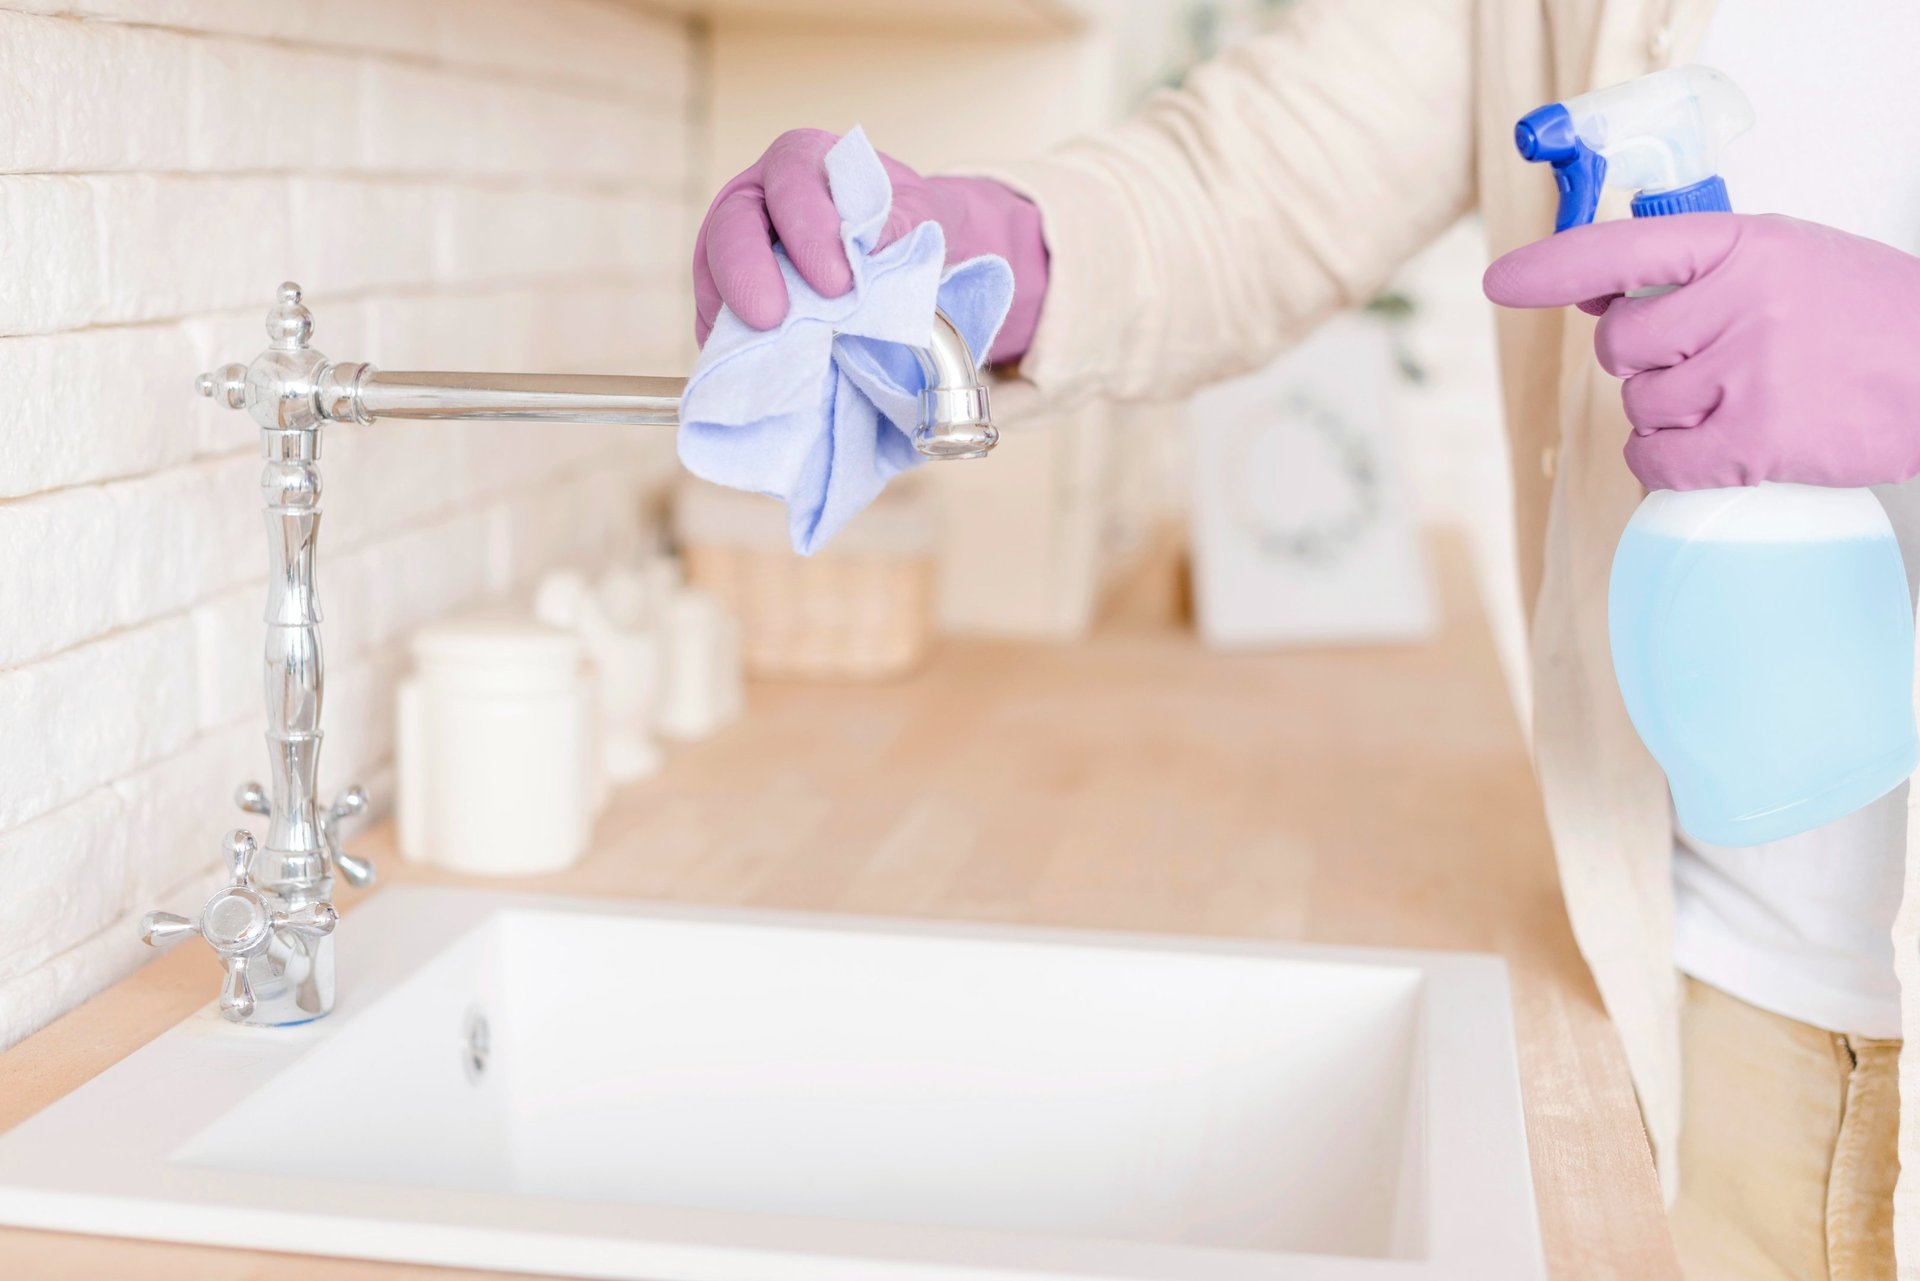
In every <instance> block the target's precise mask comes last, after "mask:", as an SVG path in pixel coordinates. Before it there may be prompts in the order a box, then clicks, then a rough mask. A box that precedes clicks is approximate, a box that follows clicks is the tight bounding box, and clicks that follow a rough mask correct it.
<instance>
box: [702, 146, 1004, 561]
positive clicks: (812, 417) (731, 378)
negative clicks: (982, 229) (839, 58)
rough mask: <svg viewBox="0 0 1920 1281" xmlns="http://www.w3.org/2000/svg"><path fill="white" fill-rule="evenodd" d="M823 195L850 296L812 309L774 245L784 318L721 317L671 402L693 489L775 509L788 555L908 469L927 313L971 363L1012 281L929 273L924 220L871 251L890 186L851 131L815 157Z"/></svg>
mask: <svg viewBox="0 0 1920 1281" xmlns="http://www.w3.org/2000/svg"><path fill="white" fill-rule="evenodd" d="M827 183H828V187H829V188H830V190H831V191H832V192H833V203H834V205H835V207H836V208H838V209H839V211H840V218H841V222H840V240H841V243H843V244H844V245H845V246H846V247H847V258H848V260H849V261H850V262H851V263H852V265H853V288H852V289H851V290H850V291H848V292H847V293H846V294H845V295H844V296H843V297H839V298H822V297H821V296H820V295H819V294H817V293H815V292H814V291H813V289H812V288H811V287H810V286H809V285H808V284H807V283H806V281H804V280H802V279H801V278H800V273H798V272H797V271H795V270H794V269H793V264H792V263H790V262H788V261H787V256H786V253H785V252H784V251H783V250H782V249H780V248H779V247H778V246H776V247H775V249H774V255H775V257H777V258H778V259H779V260H780V274H781V275H782V276H784V277H785V278H786V282H787V297H788V299H789V302H790V306H789V307H788V310H787V318H786V320H784V321H782V322H781V324H780V326H779V328H777V329H770V330H764V331H763V330H758V329H754V328H751V327H750V326H748V325H747V324H746V323H745V322H743V321H741V320H740V319H739V318H738V317H737V316H735V315H734V314H733V313H732V312H731V311H728V310H725V309H722V310H721V312H720V316H719V319H718V320H716V321H715V322H714V326H713V333H712V334H711V335H710V336H709V337H708V339H707V345H706V348H705V349H704V350H703V351H702V352H701V353H700V359H699V360H698V361H697V362H696V363H695V364H694V367H693V376H692V377H691V378H689V379H688V380H687V389H686V393H685V394H684V395H683V396H682V397H681V401H680V461H681V462H682V463H684V464H685V465H686V468H687V470H688V471H690V472H692V473H693V474H694V475H696V476H699V477H701V478H703V479H705V480H710V481H714V482H716V483H718V484H722V485H726V486H729V487H731V488H733V489H745V490H751V491H753V492H755V493H761V494H767V495H770V496H772V497H774V498H778V499H781V500H782V501H784V502H785V503H786V504H787V530H788V533H789V534H790V535H791V537H792V539H793V549H794V550H795V551H797V552H800V553H802V554H803V555H804V554H810V553H812V552H815V551H817V550H819V549H820V548H821V547H822V546H824V545H825V544H826V542H827V540H828V539H829V538H832V537H833V535H834V534H835V533H837V532H839V530H840V528H841V527H842V526H843V525H845V524H846V523H847V522H848V521H849V520H851V519H853V517H854V516H856V515H857V514H859V512H860V511H861V510H862V509H863V508H865V507H866V506H867V504H868V503H871V502H872V501H873V500H874V498H875V497H876V496H878V494H879V493H880V490H881V489H882V488H883V487H884V486H885V485H886V483H887V481H888V480H890V479H892V478H893V477H894V476H897V475H899V474H900V473H901V472H903V471H905V470H906V469H907V468H909V467H913V466H916V465H918V464H919V463H920V462H921V458H920V455H918V454H917V453H915V452H914V448H913V439H912V433H913V428H914V423H915V421H916V420H917V418H918V417H919V397H920V389H921V387H923V386H924V385H925V379H924V378H923V377H922V375H921V372H920V365H919V362H918V361H917V360H916V359H915V358H914V355H913V352H912V351H910V350H909V348H910V347H924V346H926V344H927V342H928V340H929V338H930V336H931V334H932V332H933V311H934V307H935V305H936V304H937V305H938V306H939V307H940V308H941V310H943V311H945V312H946V313H947V316H948V318H949V319H950V320H952V321H953V323H954V325H955V326H956V327H957V328H958V329H959V330H960V333H961V335H962V336H963V337H965V338H966V340H967V344H968V346H969V347H971V348H972V350H973V352H974V354H975V355H977V356H982V357H984V356H985V354H986V352H987V349H988V348H989V347H991V346H992V345H993V339H994V335H995V334H997V333H998V332H999V330H1000V324H1001V322H1002V321H1004V320H1005V319H1006V317H1007V307H1008V305H1009V304H1010V303H1012V301H1013V270H1012V269H1011V268H1010V267H1008V266H1007V263H1006V260H1005V259H1002V258H996V257H992V256H983V257H979V258H973V259H969V260H968V261H966V262H963V263H957V264H955V265H954V266H953V267H952V268H949V269H946V270H944V272H943V270H942V264H943V263H944V262H945V260H946V237H945V236H944V234H943V233H942V232H941V230H940V225H939V224H938V223H933V222H926V223H922V224H920V226H918V227H916V228H914V229H913V230H912V231H910V232H908V233H907V234H906V235H905V236H903V237H902V238H900V239H899V240H897V241H895V242H894V243H892V244H890V245H888V246H887V247H886V248H885V249H882V250H879V251H878V252H875V251H874V249H873V246H874V243H875V242H876V241H877V240H878V239H879V237H880V230H881V228H882V227H883V226H885V225H886V221H887V211H888V209H889V208H890V207H891V206H892V204H893V184H892V183H890V182H889V181H888V180H887V171H886V169H885V168H884V167H883V166H882V165H881V163H880V157H879V156H878V155H877V154H876V153H875V152H874V150H873V145H872V144H871V143H869V142H868V141H867V135H866V134H865V133H864V132H862V131H861V130H860V129H858V128H855V129H854V130H853V131H852V132H851V133H849V134H847V136H846V137H844V138H842V139H841V140H840V141H839V142H838V143H837V144H835V145H834V147H833V149H832V150H831V151H829V152H828V153H827Z"/></svg>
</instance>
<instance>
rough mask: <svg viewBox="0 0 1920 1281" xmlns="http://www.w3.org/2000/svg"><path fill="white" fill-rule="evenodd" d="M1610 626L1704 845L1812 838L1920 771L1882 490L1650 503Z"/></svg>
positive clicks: (1637, 723)
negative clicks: (1877, 495)
mask: <svg viewBox="0 0 1920 1281" xmlns="http://www.w3.org/2000/svg"><path fill="white" fill-rule="evenodd" d="M1607 621H1608V631H1609V633H1610V639H1611V641H1612V645H1613V663H1614V671H1615V675H1616V676H1617V677H1618V679H1619V682H1620V692H1621V694H1622V696H1623V697H1624V698H1625V700H1626V704H1627V713H1628V715H1629V716H1631V717H1632V719H1633V726H1634V728H1635V729H1636V730H1637V731H1639V734H1640V738H1641V740H1642V741H1643V742H1645V743H1646V745H1647V749H1648V750H1649V751H1650V752H1652V753H1653V756H1654V758H1655V759H1656V760H1657V761H1659V762H1660V766H1661V768H1663V769H1664V770H1665V771H1666V773H1667V782H1668V784H1669V785H1670V786H1671V787H1672V789H1673V801H1674V809H1675V812H1676V813H1677V815H1678V817H1679V820H1680V826H1681V827H1682V828H1684V829H1685V830H1686V831H1687V833H1688V834H1689V835H1691V836H1693V837H1695V838H1696V839H1698V840H1702V841H1706V842H1709V843H1711V844H1714V845H1733V846H1739V845H1757V844H1760V843H1762V842H1766V841H1775V840H1779V839H1781V838H1783V837H1787V836H1792V835H1794V834H1796V833H1799V832H1806V831H1810V830H1812V829H1813V828H1816V827H1820V826H1823V825H1824V824H1827V823H1830V822H1832V821H1833V820H1835V819H1837V818H1841V817H1843V816H1845V815H1847V814H1850V813H1852V812H1853V811H1854V810H1856V809H1859V808H1860V807H1861V806H1863V805H1866V804H1868V803H1870V802H1872V801H1874V800H1877V799H1879V798H1880V797H1881V796H1884V795H1885V794H1886V793H1888V792H1890V791H1892V790H1893V789H1894V788H1895V787H1897V786H1899V785H1900V784H1901V783H1902V782H1904V781H1905V780H1906V778H1907V776H1908V775H1909V774H1911V773H1912V772H1913V769H1914V767H1915V764H1916V763H1920V736H1916V734H1915V728H1914V712H1913V666H1914V639H1913V635H1914V633H1913V608H1912V605H1911V603H1910V601H1909V597H1908V594H1907V579H1906V572H1905V569H1904V567H1903V564H1902V562H1901V558H1900V545H1899V543H1898V542H1896V541H1895V539H1894V534H1893V528H1892V526H1891V525H1890V524H1889V523H1888V521H1887V517H1886V513H1885V512H1884V511H1883V510H1882V509H1881V507H1880V504H1879V502H1878V501H1877V500H1876V499H1875V498H1874V497H1873V495H1872V494H1870V493H1868V492H1867V491H1866V490H1840V489H1817V488H1813V487H1810V486H1802V485H1760V486H1756V487H1753V488H1749V489H1715V490H1701V491H1695V492H1691V493H1673V492H1668V491H1660V492H1656V493H1654V494H1652V495H1650V496H1649V497H1648V498H1647V500H1646V502H1644V503H1643V504H1641V507H1640V510H1639V511H1637V512H1635V513H1634V517H1633V519H1632V521H1630V522H1629V523H1628V525H1627V530H1626V533H1625V535H1624V536H1622V538H1621V540H1620V547H1619V550H1618V551H1617V552H1615V554H1614V561H1613V581H1612V587H1611V591H1610V594H1609V598H1608V610H1607Z"/></svg>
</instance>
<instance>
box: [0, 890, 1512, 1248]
mask: <svg viewBox="0 0 1920 1281" xmlns="http://www.w3.org/2000/svg"><path fill="white" fill-rule="evenodd" d="M339 963H340V1002H339V1009H338V1012H336V1013H335V1014H334V1015H333V1016H331V1017H329V1018H326V1019H322V1020H320V1021H318V1022H316V1023H311V1024H307V1025H305V1026H302V1027H294V1028H283V1029H259V1028H248V1027H236V1026H233V1025H230V1024H228V1023H226V1022H224V1021H222V1020H221V1019H220V1018H219V1017H218V1015H217V1014H216V1013H215V1012H214V1011H213V1009H212V1008H211V1006H209V1007H208V1008H207V1009H205V1010H203V1011H201V1012H200V1013H198V1014H196V1015H194V1016H193V1017H191V1018H189V1019H187V1020H186V1021H184V1022H182V1023H181V1024H179V1025H178V1026H176V1027H174V1028H173V1029H171V1030H170V1031H168V1032H166V1033H165V1034H163V1035H162V1036H160V1037H159V1038H157V1039H156V1040H155V1041H153V1042H152V1043H151V1044H149V1045H147V1046H145V1047H144V1048H142V1049H140V1050H139V1051H137V1052H136V1053H134V1054H132V1055H130V1056H129V1057H128V1058H126V1059H125V1060H123V1061H122V1062H120V1063H119V1064H117V1065H115V1066H114V1067H113V1068H111V1069H109V1070H108V1071H107V1072H105V1073H103V1074H102V1075H100V1076H99V1077H97V1078H95V1079H94V1080H93V1081H91V1082H89V1083H88V1084H86V1085H84V1086H82V1087H81V1088H80V1089H78V1090H76V1091H75V1092H74V1093H72V1094H71V1095H69V1096H67V1097H66V1098H64V1099H62V1100H61V1101H60V1102H58V1103H56V1104H55V1105H53V1106H52V1107H50V1108H48V1109H47V1110H45V1111H44V1112H42V1113H40V1114H39V1115H37V1116H35V1117H33V1118H31V1119H29V1120H28V1121H26V1122H25V1123H24V1124H22V1125H20V1126H19V1127H17V1128H16V1129H14V1130H13V1131H11V1132H10V1133H8V1134H5V1135H3V1136H0V1222H3V1223H8V1224H15V1225H20V1226H26V1227H41V1228H53V1229H60V1230H67V1231H81V1232H97V1233H108V1234H113V1235H122V1236H136V1237H152V1238H161V1239H166V1240H175V1241H193V1242H202V1243H208V1244H217V1245H231V1246H247V1247H254V1248H265V1249H276V1250H289V1251H295V1252H301V1253H312V1254H333V1255H347V1256H353V1257H360V1258H371V1259H383V1260H394V1261H409V1262H420V1263H436V1264H446V1265H460V1266H466V1267H482V1268H500V1269H507V1270H513V1271H526V1272H536V1273H547V1274H564V1275H575V1276H584V1277H608V1278H633V1279H636V1281H640V1279H644V1281H881V1279H882V1278H884V1279H885V1281H915V1279H919V1278H926V1279H928V1281H932V1279H934V1278H938V1279H939V1281H976V1279H977V1281H986V1279H988V1278H996V1279H1000V1281H1012V1279H1016V1278H1017V1279H1019V1281H1039V1279H1041V1278H1081V1279H1085V1281H1093V1279H1095V1278H1107V1279H1112V1281H1121V1279H1125V1281H1253V1279H1255V1278H1259V1279H1261V1281H1267V1279H1272V1278H1288V1279H1289V1281H1295V1279H1297V1281H1367V1279H1369V1278H1381V1279H1383V1281H1384V1279H1385V1278H1395V1279H1396V1281H1415V1279H1416V1278H1418V1279H1423V1281H1424V1279H1425V1278H1448V1279H1459V1281H1466V1279H1467V1278H1473V1279H1474V1281H1486V1279H1489V1278H1499V1279H1502V1281H1506V1279H1509V1278H1511V1279H1514V1281H1527V1279H1529V1278H1538V1277H1542V1276H1544V1267H1543V1264H1542V1262H1541V1253H1540V1243H1539V1234H1538V1229H1537V1226H1536V1221H1535V1215H1534V1207H1533V1194H1532V1182H1531V1178H1530V1175H1529V1171H1528V1165H1527V1152H1526V1137H1525V1130H1524V1127H1523V1124H1522V1119H1521V1112H1520V1091H1519V1082H1518V1074H1517V1071H1516V1066H1515V1057H1514V1038H1513V1028H1512V1022H1511V1018H1510V1014H1509V1009H1508V996H1507V985H1506V977H1505V970H1504V967H1503V966H1502V964H1501V963H1500V961H1498V960H1497V959H1495V958H1490V957H1482V956H1470V955H1463V954H1453V953H1417V952H1387V951H1359V950H1348V949H1335V948H1318V947H1290V946H1269V945H1263V944H1257V943H1242V942H1225V941H1218V940H1195V939H1185V938H1171V937H1158V936H1135V935H1119V934H1099V933H1089V932H1083V931H1064V930H1033V929H1023V928H1009V927H997V926H985V925H971V924H949V923H938V922H931V921H911V922H901V921H875V920H869V919H864V918H843V917H832V916H813V915H790V914H776V913H761V912H746V911H729V910H719V909H707V908H676V907H660V906H653V905H641V904H631V905H629V904H620V903H615V902H607V901H587V900H572V899H549V898H534V897H522V896H511V895H504V894H492V893H482V892H473V891H461V890H418V889H395V890H387V891H384V892H382V893H381V894H379V895H378V896H376V897H375V898H373V899H371V900H370V901H368V902H367V903H366V904H365V905H364V906H362V907H360V908H359V909H358V910H356V911H354V912H353V913H352V914H351V915H350V916H348V917H347V918H346V919H344V920H343V921H342V922H341V924H340V927H339ZM207 980H208V990H209V992H210V993H211V992H212V991H213V989H214V988H215V986H216V985H217V982H218V971H217V968H216V967H215V965H214V964H213V962H212V960H211V959H209V961H208V964H207Z"/></svg>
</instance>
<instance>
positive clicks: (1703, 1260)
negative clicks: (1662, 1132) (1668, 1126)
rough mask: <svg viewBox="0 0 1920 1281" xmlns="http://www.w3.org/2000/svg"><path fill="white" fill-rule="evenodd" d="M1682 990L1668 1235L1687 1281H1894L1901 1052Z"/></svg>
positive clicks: (1693, 987)
mask: <svg viewBox="0 0 1920 1281" xmlns="http://www.w3.org/2000/svg"><path fill="white" fill-rule="evenodd" d="M1685 982H1686V1009H1685V1012H1684V1014H1683V1016H1682V1047H1683V1053H1684V1055H1685V1072H1686V1082H1685V1090H1686V1093H1685V1109H1686V1110H1685V1120H1684V1122H1683V1124H1682V1129H1681V1133H1680V1199H1679V1203H1678V1204H1677V1205H1675V1206H1674V1211H1673V1228H1674V1236H1675V1238H1676V1239H1677V1240H1678V1242H1679V1245H1680V1258H1681V1262H1682V1263H1683V1265H1684V1268H1685V1272H1686V1275H1687V1279H1688V1281H1891V1278H1892V1277H1893V1274H1894V1273H1893V1184H1894V1179H1895V1177H1896V1176H1897V1175H1898V1174H1899V1172H1900V1158H1899V1155H1898V1152H1897V1150H1896V1146H1895V1144H1896V1138H1897V1133H1898V1129H1899V1122H1900V1087H1899V1079H1898V1076H1897V1075H1896V1069H1897V1066H1898V1060H1899V1057H1900V1043H1899V1042H1898V1041H1874V1040H1868V1039H1866V1038H1863V1037H1850V1036H1843V1035H1841V1034H1839V1033H1835V1032H1823V1031H1821V1030H1820V1029H1819V1028H1816V1027H1810V1026H1808V1025H1807V1024H1805V1023H1796V1022H1794V1021H1793V1020H1792V1019H1788V1018H1782V1017H1781V1016H1780V1015H1777V1014H1769V1013H1767V1012H1766V1011H1764V1010H1759V1009H1755V1008H1754V1007H1753V1006H1751V1005H1748V1004H1746V1003H1745V1002H1743V1001H1739V1000H1736V999H1734V998H1733V997H1731V996H1728V995H1727V994H1726V993H1724V992H1721V991H1719V990H1718V989H1715V988H1711V987H1708V986H1707V985H1706V984H1704V983H1700V982H1697V981H1695V980H1693V979H1687V980H1686V981H1685Z"/></svg>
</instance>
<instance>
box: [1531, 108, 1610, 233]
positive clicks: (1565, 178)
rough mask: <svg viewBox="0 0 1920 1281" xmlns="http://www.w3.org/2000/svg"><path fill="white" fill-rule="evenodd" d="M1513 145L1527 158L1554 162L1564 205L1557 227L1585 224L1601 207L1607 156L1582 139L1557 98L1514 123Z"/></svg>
mask: <svg viewBox="0 0 1920 1281" xmlns="http://www.w3.org/2000/svg"><path fill="white" fill-rule="evenodd" d="M1513 145H1514V147H1515V148H1516V149H1517V150H1518V151H1519V152H1520V157H1521V159H1523V160H1533V161H1538V162H1543V163H1545V164H1550V165H1552V166H1553V185H1554V186H1555V187H1556V188H1558V189H1559V192H1560V208H1559V211H1558V212H1557V213H1556V214H1555V215H1554V219H1553V229H1554V230H1555V231H1565V230H1566V229H1567V228H1568V227H1583V226H1585V225H1586V224H1587V223H1590V222H1592V221H1593V215H1594V212H1595V211H1596V210H1598V209H1599V208H1600V189H1601V187H1602V186H1604V185H1605V183H1606V177H1607V160H1606V157H1605V156H1602V155H1601V154H1600V153H1599V152H1597V151H1595V150H1593V149H1592V148H1591V147H1589V146H1587V144H1586V143H1584V142H1582V141H1580V135H1579V134H1577V133H1575V132H1574V129H1573V117H1572V116H1571V115H1569V114H1568V113H1567V109H1566V108H1565V107H1563V106H1561V105H1560V104H1559V103H1557V102H1550V103H1548V104H1547V105H1546V106H1544V107H1540V108H1538V109H1536V110H1534V111H1529V112H1528V113H1527V114H1526V115H1524V116H1522V117H1520V122H1519V123H1518V124H1516V125H1514V127H1513Z"/></svg>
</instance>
